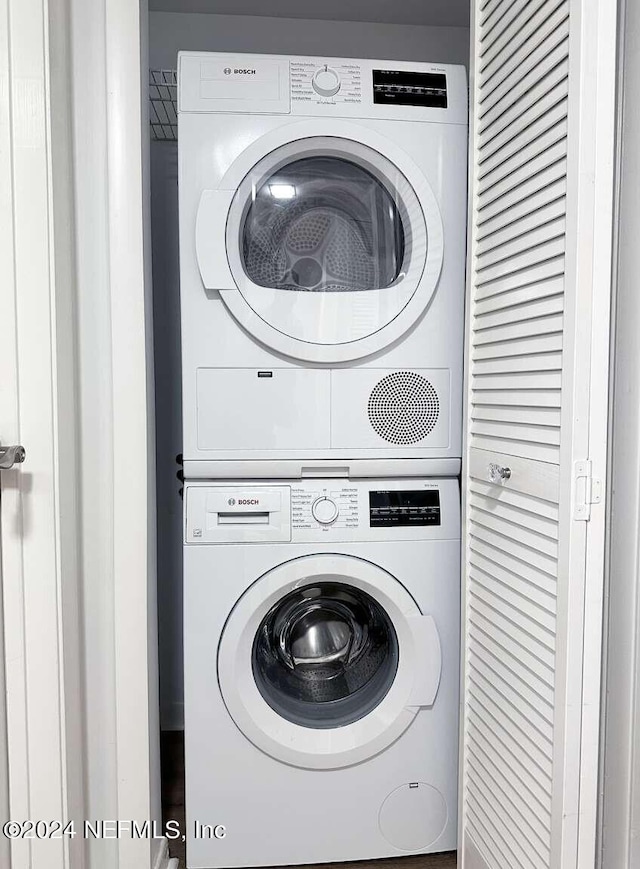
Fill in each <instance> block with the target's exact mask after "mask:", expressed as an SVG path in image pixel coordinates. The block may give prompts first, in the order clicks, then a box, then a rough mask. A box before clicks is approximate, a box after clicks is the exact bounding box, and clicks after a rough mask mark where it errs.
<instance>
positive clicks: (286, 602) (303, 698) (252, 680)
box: [217, 554, 441, 769]
mask: <svg viewBox="0 0 640 869" xmlns="http://www.w3.org/2000/svg"><path fill="white" fill-rule="evenodd" d="M217 657H218V668H217V669H218V684H219V687H220V692H221V694H222V698H223V700H224V703H225V706H226V708H227V711H228V712H229V715H230V716H231V718H232V719H233V721H234V722H235V724H236V726H237V727H238V728H239V730H240V731H241V732H242V733H244V735H245V736H246V737H247V738H248V739H249V740H250V741H251V742H252V743H253V744H254V745H256V746H257V747H258V748H260V749H261V750H263V751H265V752H266V753H267V754H269V755H271V756H272V757H275V758H277V759H278V760H282V761H284V762H285V763H290V764H293V765H294V766H301V767H305V768H312V769H335V768H338V767H343V766H349V765H351V764H353V763H358V762H360V761H361V760H363V759H365V758H367V757H371V756H373V755H374V754H377V753H378V752H379V751H382V750H383V749H384V748H385V747H386V746H387V745H390V744H391V743H392V742H393V741H394V740H395V739H397V737H398V736H399V735H400V734H401V733H402V732H403V731H404V730H405V729H406V728H407V727H408V726H409V724H410V723H411V722H412V721H413V719H414V717H415V715H416V714H417V711H418V708H419V707H421V706H424V705H429V704H431V703H432V702H433V700H434V698H435V695H436V692H437V690H438V683H439V679H440V670H441V655H440V642H439V637H438V632H437V629H436V626H435V623H434V621H433V619H432V618H431V616H429V615H424V614H422V613H421V612H420V610H419V608H418V606H417V604H416V602H415V600H414V599H413V598H412V596H411V595H410V594H409V592H408V591H407V589H406V588H405V587H404V586H403V585H402V584H401V583H400V582H399V581H398V580H397V579H396V578H395V577H393V576H391V574H389V573H387V572H386V571H385V570H383V569H382V568H381V567H378V566H377V565H374V564H371V563H370V562H368V561H365V560H364V559H361V558H356V557H354V556H347V555H332V554H318V555H306V556H303V557H301V558H295V559H292V560H291V561H287V562H284V563H283V564H280V565H278V566H277V567H274V568H273V569H272V570H269V571H268V572H267V573H265V574H263V575H262V576H261V577H260V578H259V579H257V580H256V581H255V582H254V583H253V584H252V585H251V586H250V587H249V588H248V589H247V590H246V591H245V592H244V594H243V595H242V596H241V597H240V598H239V599H238V601H237V602H236V605H235V606H234V608H233V610H232V611H231V613H230V614H229V617H228V619H227V621H226V624H225V626H224V630H223V633H222V637H221V638H220V643H219V646H218V656H217Z"/></svg>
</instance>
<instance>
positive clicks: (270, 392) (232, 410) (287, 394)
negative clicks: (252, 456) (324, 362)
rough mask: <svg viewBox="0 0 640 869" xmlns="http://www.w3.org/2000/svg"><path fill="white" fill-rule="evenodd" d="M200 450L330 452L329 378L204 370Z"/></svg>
mask: <svg viewBox="0 0 640 869" xmlns="http://www.w3.org/2000/svg"><path fill="white" fill-rule="evenodd" d="M197 380H198V398H197V404H198V448H199V449H200V450H213V449H215V450H255V449H262V450H264V451H267V450H287V449H288V450H293V449H296V447H297V445H298V444H300V443H305V444H307V445H308V446H309V447H311V448H316V449H327V448H328V447H329V446H330V413H331V409H330V374H329V372H328V371H320V370H309V369H304V368H264V369H254V368H235V369H229V368H200V369H199V370H198V372H197Z"/></svg>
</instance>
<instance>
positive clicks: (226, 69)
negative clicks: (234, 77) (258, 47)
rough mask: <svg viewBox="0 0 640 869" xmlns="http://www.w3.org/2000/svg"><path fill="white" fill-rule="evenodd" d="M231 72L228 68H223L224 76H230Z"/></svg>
mask: <svg viewBox="0 0 640 869" xmlns="http://www.w3.org/2000/svg"><path fill="white" fill-rule="evenodd" d="M232 72H233V70H232V69H231V67H230V66H225V68H224V74H225V75H231V73H232Z"/></svg>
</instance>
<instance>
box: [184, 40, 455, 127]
mask: <svg viewBox="0 0 640 869" xmlns="http://www.w3.org/2000/svg"><path fill="white" fill-rule="evenodd" d="M467 106H468V92H467V77H466V71H465V68H464V67H463V66H459V65H454V64H441V63H424V62H410V61H391V60H366V59H356V58H347V57H303V56H289V55H274V54H272V55H264V54H228V53H220V52H197V51H181V52H180V53H179V54H178V112H179V113H180V114H182V113H184V112H198V113H200V112H205V113H211V112H222V113H225V114H229V113H238V114H251V115H299V116H306V117H336V118H374V119H389V120H404V121H407V120H411V121H427V122H436V123H444V124H464V125H466V124H467V114H468V112H467ZM329 134H330V133H329Z"/></svg>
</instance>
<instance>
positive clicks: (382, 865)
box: [162, 731, 457, 869]
mask: <svg viewBox="0 0 640 869" xmlns="http://www.w3.org/2000/svg"><path fill="white" fill-rule="evenodd" d="M162 810H163V819H162V820H163V822H164V824H166V823H167V821H177V822H178V824H179V826H180V829H181V830H184V829H185V818H184V740H183V734H182V733H181V732H179V731H167V732H164V733H163V734H162ZM169 852H170V854H171V856H172V857H177V858H178V859H179V861H180V863H179V869H185V867H186V863H185V846H184V844H183V843H182V842H170V843H169ZM341 865H342V866H344V867H345V869H456V865H457V864H456V855H455V852H451V853H448V854H434V855H431V856H420V857H400V858H398V859H387V860H376V861H363V862H361V863H345V864H336V863H324V864H322V863H318V864H316V865H315V867H314V869H337V867H339V866H341Z"/></svg>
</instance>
